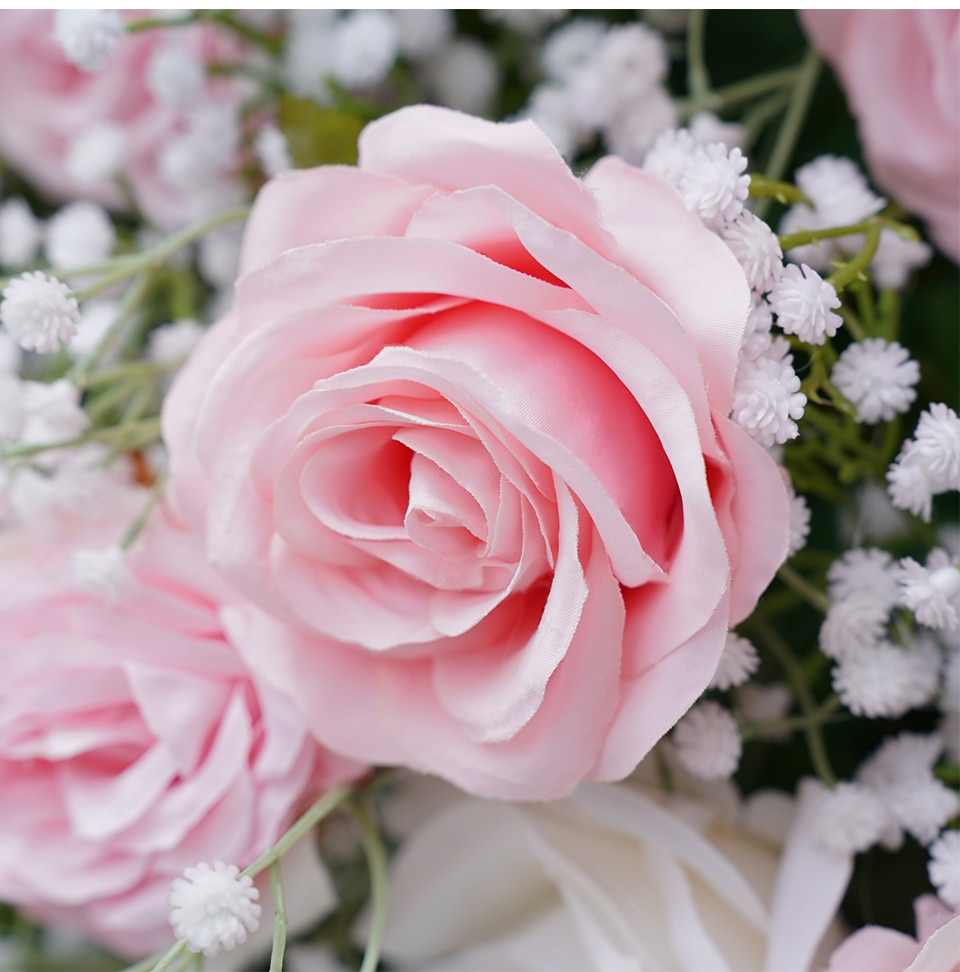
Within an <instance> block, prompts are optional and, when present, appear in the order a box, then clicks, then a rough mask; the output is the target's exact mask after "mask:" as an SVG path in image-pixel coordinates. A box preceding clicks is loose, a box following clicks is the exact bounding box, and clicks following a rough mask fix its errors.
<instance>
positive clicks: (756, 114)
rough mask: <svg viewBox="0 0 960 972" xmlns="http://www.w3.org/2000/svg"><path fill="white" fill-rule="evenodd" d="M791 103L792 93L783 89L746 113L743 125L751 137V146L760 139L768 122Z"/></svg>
mask: <svg viewBox="0 0 960 972" xmlns="http://www.w3.org/2000/svg"><path fill="white" fill-rule="evenodd" d="M789 103H790V92H789V90H787V89H786V88H782V89H781V90H779V91H777V92H776V93H775V94H772V95H770V96H769V97H768V98H765V99H764V100H763V101H761V102H759V103H758V104H756V105H754V107H753V108H751V109H750V110H749V111H746V112H744V115H743V124H744V125H745V126H746V129H747V132H748V133H749V135H750V144H751V145H752V144H753V143H755V142H756V140H757V138H759V136H760V132H762V131H763V129H764V128H765V127H766V125H767V122H769V121H770V119H771V118H776V116H777V115H779V114H780V112H782V111H783V109H784V108H786V106H787V105H788V104H789Z"/></svg>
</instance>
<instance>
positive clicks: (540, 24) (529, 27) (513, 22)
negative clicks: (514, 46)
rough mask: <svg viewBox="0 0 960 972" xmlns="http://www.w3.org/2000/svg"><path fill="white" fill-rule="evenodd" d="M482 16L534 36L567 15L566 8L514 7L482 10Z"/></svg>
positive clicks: (527, 35)
mask: <svg viewBox="0 0 960 972" xmlns="http://www.w3.org/2000/svg"><path fill="white" fill-rule="evenodd" d="M482 13H483V16H484V17H485V18H486V19H487V20H490V21H492V22H493V23H500V24H504V25H505V26H507V27H509V28H510V29H511V30H515V31H516V32H517V33H518V34H523V35H525V36H526V37H536V36H537V35H539V34H542V33H543V32H544V31H545V30H547V29H548V28H549V27H551V26H552V25H553V24H555V23H556V22H557V21H558V20H562V19H563V18H564V17H566V15H567V11H566V10H550V9H539V8H535V9H531V10H526V9H522V8H521V9H514V8H511V9H509V10H484V11H482Z"/></svg>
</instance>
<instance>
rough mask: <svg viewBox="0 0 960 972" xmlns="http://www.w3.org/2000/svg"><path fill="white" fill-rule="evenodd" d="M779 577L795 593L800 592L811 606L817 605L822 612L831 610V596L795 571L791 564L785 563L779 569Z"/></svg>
mask: <svg viewBox="0 0 960 972" xmlns="http://www.w3.org/2000/svg"><path fill="white" fill-rule="evenodd" d="M777 577H779V578H780V580H781V581H783V583H784V584H785V585H786V586H787V587H789V588H790V590H791V591H793V592H794V593H795V594H799V595H800V597H802V598H803V599H804V600H805V601H806V602H807V603H808V604H809V605H810V606H811V607H815V608H816V609H817V610H818V611H819V612H820V613H821V614H826V613H827V611H829V610H830V598H828V597H827V595H826V594H824V593H823V591H821V590H818V589H817V588H816V587H814V586H813V584H811V583H810V581H808V580H807V579H806V578H805V577H804V576H803V575H802V574H800V573H798V572H797V571H795V570H794V569H793V568H792V567H791V566H790V565H789V564H783V565H782V566H781V567H780V569H779V570H778V571H777Z"/></svg>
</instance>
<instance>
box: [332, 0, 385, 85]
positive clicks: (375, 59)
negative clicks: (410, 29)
mask: <svg viewBox="0 0 960 972" xmlns="http://www.w3.org/2000/svg"><path fill="white" fill-rule="evenodd" d="M334 31H335V38H334V54H333V63H332V65H331V73H332V74H333V76H334V78H336V80H337V81H338V82H339V83H340V84H342V85H343V86H344V87H345V88H347V89H348V90H350V91H356V90H361V89H363V88H372V87H373V86H374V85H376V84H379V83H380V82H381V81H383V80H384V79H385V78H386V76H387V74H388V73H389V72H390V68H391V67H393V62H394V61H396V59H397V54H398V53H399V51H400V41H399V37H398V34H397V25H396V24H395V23H394V21H393V18H392V17H391V16H390V14H389V13H387V11H385V10H351V11H348V12H347V13H346V15H345V16H344V17H343V18H342V19H341V20H339V21H337V24H336V26H335V28H334Z"/></svg>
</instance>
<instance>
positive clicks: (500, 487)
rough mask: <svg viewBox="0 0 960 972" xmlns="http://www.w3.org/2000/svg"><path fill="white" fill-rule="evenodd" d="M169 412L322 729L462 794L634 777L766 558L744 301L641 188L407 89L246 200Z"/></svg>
mask: <svg viewBox="0 0 960 972" xmlns="http://www.w3.org/2000/svg"><path fill="white" fill-rule="evenodd" d="M242 271H243V273H244V276H242V277H241V279H240V281H239V283H238V285H237V291H236V304H235V308H234V310H233V311H232V312H231V313H230V314H228V315H227V316H226V317H225V318H224V319H222V320H221V321H220V322H219V323H217V324H216V325H214V327H213V328H212V330H211V331H210V332H209V334H208V335H207V337H206V339H205V340H204V341H203V342H202V343H201V345H200V346H199V347H198V349H197V351H196V353H195V355H194V356H193V358H192V359H191V361H190V362H189V363H188V365H187V366H186V368H185V369H184V370H183V372H181V375H180V377H179V380H178V382H177V383H176V385H175V386H174V388H173V390H172V391H171V393H170V395H169V397H168V399H167V402H166V407H165V412H164V427H165V435H166V439H167V442H168V444H169V447H170V450H171V461H172V470H173V480H172V486H173V491H174V496H175V499H176V502H177V503H178V504H179V506H180V507H181V509H182V510H183V511H185V513H186V514H187V515H189V516H190V517H192V518H193V519H195V520H197V521H202V520H204V519H205V523H206V530H207V533H208V549H209V551H210V554H211V556H212V558H213V560H214V562H215V563H216V564H217V565H218V566H219V567H220V569H221V570H222V571H223V573H224V574H225V576H226V577H227V578H228V579H229V580H230V581H231V582H232V584H233V585H234V586H235V587H236V588H237V589H238V590H240V591H241V592H243V593H244V594H245V595H247V597H249V598H250V599H251V600H252V601H254V602H256V603H257V604H259V605H260V606H261V607H262V608H263V609H265V612H266V613H259V612H255V611H252V610H250V611H246V612H243V611H240V610H238V611H236V612H235V613H234V615H233V617H232V619H231V624H232V628H231V630H232V631H233V633H234V636H235V638H236V640H237V643H238V645H239V646H240V647H241V650H242V651H243V652H244V653H245V655H246V656H247V658H248V660H249V661H250V662H251V663H252V664H253V665H254V666H256V667H262V668H263V670H264V674H265V675H266V676H267V677H270V678H272V679H273V680H274V682H275V684H276V685H277V686H278V687H280V688H281V689H282V690H283V691H285V692H287V693H289V694H290V695H292V696H293V698H294V699H295V700H296V701H297V703H298V704H299V706H300V708H301V709H302V711H303V712H304V713H305V715H306V717H307V719H308V721H309V722H310V725H311V727H312V729H313V731H314V733H315V734H316V735H317V737H318V738H319V739H320V740H322V741H324V742H325V743H326V744H328V745H330V746H331V748H333V749H335V750H337V751H340V752H343V753H346V754H349V755H351V756H353V757H355V758H359V759H363V760H365V761H372V762H377V763H383V764H401V765H405V766H409V767H412V768H415V769H418V770H423V771H428V772H434V773H437V774H439V775H441V776H444V777H446V778H447V779H449V780H452V781H454V782H456V783H457V784H458V785H460V786H462V787H463V788H465V789H467V790H471V791H473V792H476V793H480V794H483V795H495V796H506V797H533V798H540V797H552V796H556V795H559V794H561V793H565V792H568V791H570V790H571V789H572V788H573V787H574V786H575V784H576V783H577V781H578V780H580V779H582V778H583V777H587V776H589V777H592V778H597V779H614V778H620V777H623V776H624V775H625V774H627V773H629V772H630V771H631V770H632V769H633V768H634V767H635V765H636V764H637V762H638V761H639V760H640V758H641V757H642V756H643V755H644V754H645V753H646V752H647V751H648V750H649V749H650V747H651V746H652V745H653V744H654V743H655V742H656V741H657V739H659V738H660V737H661V736H662V735H663V734H664V733H665V732H666V731H667V730H668V729H669V728H670V727H671V726H672V725H673V724H674V723H675V722H676V721H677V719H679V717H680V716H681V715H682V714H683V712H684V711H685V710H686V709H687V708H688V707H689V706H690V704H691V703H692V702H693V701H694V700H695V699H696V698H697V697H698V696H699V695H700V694H701V693H702V692H703V690H704V688H705V687H706V685H707V683H708V681H709V680H710V677H711V674H712V673H713V671H714V669H715V668H716V665H717V661H718V658H719V656H720V652H721V649H722V647H723V643H724V638H725V636H726V632H727V629H728V627H729V626H730V625H731V623H733V622H735V621H737V620H739V619H740V618H742V617H744V616H745V615H746V614H747V613H748V612H749V611H750V610H751V608H752V607H753V605H754V603H755V602H756V599H757V597H758V595H759V594H760V592H761V591H762V590H763V589H764V587H765V586H766V585H767V583H768V582H769V580H770V578H771V577H772V575H773V572H774V571H775V569H776V568H777V566H778V565H779V564H780V562H781V561H782V559H783V557H784V554H785V551H786V542H787V533H788V527H789V515H788V511H787V497H786V492H785V489H784V485H783V481H782V479H781V478H780V475H779V473H778V469H777V467H776V465H775V464H774V462H773V461H772V460H771V459H770V457H769V456H768V455H767V454H766V453H765V452H764V451H763V450H762V449H761V448H759V447H758V446H757V445H755V444H754V442H753V441H752V440H751V439H750V438H749V437H748V436H747V435H745V434H744V433H743V432H742V431H741V430H740V429H739V428H738V427H736V426H734V425H733V424H732V423H731V422H730V421H729V420H728V419H727V414H728V412H729V409H730V404H731V390H732V386H733V378H734V372H735V369H736V363H737V355H738V351H739V347H740V342H741V338H742V335H743V332H744V326H745V319H746V314H747V309H748V305H749V297H748V290H747V284H746V281H745V279H744V276H743V273H742V271H741V270H740V267H739V265H738V264H737V263H736V261H735V260H734V259H733V257H732V256H731V254H730V252H729V250H727V249H726V247H725V246H724V245H723V243H722V242H721V241H720V240H719V239H718V238H717V237H716V236H714V235H713V234H712V233H710V232H709V231H707V230H706V229H705V228H704V227H703V225H702V224H701V222H700V221H699V220H698V219H697V218H696V217H694V216H692V215H691V214H689V213H688V212H687V211H686V210H685V209H684V207H683V204H682V202H681V200H680V198H679V197H678V195H677V194H676V193H675V192H674V191H673V190H672V189H671V188H669V187H668V186H666V185H665V184H664V183H662V182H660V181H659V180H658V179H657V178H656V177H653V176H651V175H649V174H647V173H644V172H641V171H640V170H638V169H635V168H633V167H631V166H629V165H627V164H626V163H624V162H622V161H620V160H618V159H615V158H608V159H605V160H604V161H602V162H600V163H599V164H598V165H597V166H595V167H594V169H593V170H592V172H591V173H590V174H589V176H588V177H587V178H586V180H585V181H580V180H578V179H576V178H574V177H573V175H572V174H571V172H570V170H569V169H568V168H567V166H566V165H565V164H564V162H563V160H562V159H561V157H560V156H559V155H558V154H557V152H556V150H555V149H554V148H553V147H552V145H551V144H550V142H549V141H548V140H547V138H546V136H545V135H544V134H543V133H542V132H541V131H540V130H539V129H537V128H536V127H535V126H534V125H533V124H532V123H529V122H523V123H518V124H500V125H498V124H494V123H491V122H486V121H483V120H480V119H477V118H473V117H469V116H466V115H461V114H459V113H456V112H452V111H448V110H445V109H438V108H430V107H415V108H408V109H404V110H402V111H399V112H396V113H395V114H393V115H390V116H388V117H386V118H383V119H381V120H380V121H378V122H375V123H374V124H372V125H370V126H369V127H368V128H367V129H366V130H365V132H364V133H363V136H362V137H361V146H360V163H359V167H358V168H356V169H354V168H343V167H335V166H330V167H325V168H320V169H315V170H312V171H304V172H296V173H291V174H289V175H287V176H283V177H280V178H278V179H276V180H274V181H273V182H272V183H270V184H269V185H267V186H266V187H265V189H264V190H263V191H262V192H261V194H260V197H259V199H258V201H257V203H256V206H255V209H254V213H253V215H252V216H251V218H250V222H249V225H248V227H247V231H246V237H245V244H244V251H243V258H242Z"/></svg>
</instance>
